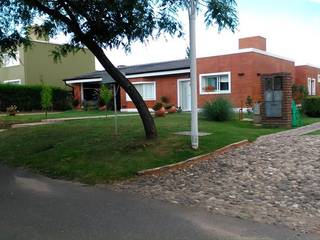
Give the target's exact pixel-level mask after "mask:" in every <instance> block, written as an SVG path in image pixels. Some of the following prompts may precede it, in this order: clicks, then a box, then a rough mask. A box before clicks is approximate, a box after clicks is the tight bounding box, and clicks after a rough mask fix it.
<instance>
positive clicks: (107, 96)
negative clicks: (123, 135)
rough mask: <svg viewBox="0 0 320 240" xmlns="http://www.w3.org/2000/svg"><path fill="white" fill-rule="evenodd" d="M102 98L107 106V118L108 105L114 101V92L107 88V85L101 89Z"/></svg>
mask: <svg viewBox="0 0 320 240" xmlns="http://www.w3.org/2000/svg"><path fill="white" fill-rule="evenodd" d="M100 98H101V100H102V101H103V103H104V104H105V105H106V118H107V116H108V107H107V106H108V103H109V102H110V101H111V99H112V91H111V90H110V89H109V88H108V87H107V85H105V84H104V85H102V86H101V89H100Z"/></svg>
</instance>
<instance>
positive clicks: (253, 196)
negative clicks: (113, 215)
mask: <svg viewBox="0 0 320 240" xmlns="http://www.w3.org/2000/svg"><path fill="white" fill-rule="evenodd" d="M318 129H320V123H317V124H313V125H309V126H306V127H303V128H300V129H295V130H290V131H286V132H282V133H278V134H273V135H269V136H263V137H260V138H259V139H258V140H257V141H256V142H255V143H253V144H251V145H249V146H244V147H241V148H238V149H235V150H233V151H231V152H228V153H226V154H224V155H221V156H219V157H216V158H215V159H213V160H211V161H206V162H202V163H199V164H196V165H194V166H193V167H191V168H188V169H184V170H178V171H172V172H169V173H167V174H163V175H161V176H152V177H140V178H137V179H135V180H133V181H129V182H124V183H120V184H117V185H115V188H116V189H118V190H128V191H133V192H137V193H139V194H143V195H144V196H146V197H149V198H155V199H161V200H167V201H170V202H173V203H178V204H183V205H187V206H194V205H197V206H201V207H204V208H206V209H208V211H212V212H215V213H220V214H224V215H229V216H237V217H240V218H245V219H252V220H255V221H258V222H263V223H270V224H281V225H286V226H288V227H290V228H292V229H297V230H299V231H302V232H317V233H320V136H306V135H304V134H306V133H308V132H312V131H315V130H318Z"/></svg>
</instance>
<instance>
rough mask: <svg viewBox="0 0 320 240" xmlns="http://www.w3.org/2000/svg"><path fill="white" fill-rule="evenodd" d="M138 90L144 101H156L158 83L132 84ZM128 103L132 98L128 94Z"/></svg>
mask: <svg viewBox="0 0 320 240" xmlns="http://www.w3.org/2000/svg"><path fill="white" fill-rule="evenodd" d="M132 84H133V85H134V86H135V88H136V89H137V90H138V92H139V93H140V95H141V96H142V98H143V100H156V83H155V82H136V83H132ZM127 101H131V98H130V97H129V95H128V94H127Z"/></svg>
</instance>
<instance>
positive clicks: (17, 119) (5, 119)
mask: <svg viewBox="0 0 320 240" xmlns="http://www.w3.org/2000/svg"><path fill="white" fill-rule="evenodd" d="M108 114H114V112H112V111H109V112H108ZM102 115H105V111H98V110H97V111H77V110H70V111H65V112H61V113H51V114H49V115H48V118H68V117H88V116H102ZM43 119H45V115H44V113H39V114H32V115H21V114H17V115H16V116H0V129H1V128H7V127H8V126H10V125H11V124H15V123H31V122H40V121H41V120H43Z"/></svg>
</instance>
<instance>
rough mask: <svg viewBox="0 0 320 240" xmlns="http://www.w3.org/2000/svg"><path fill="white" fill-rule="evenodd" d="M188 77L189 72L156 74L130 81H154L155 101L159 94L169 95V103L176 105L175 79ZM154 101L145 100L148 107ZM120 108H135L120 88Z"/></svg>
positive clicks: (151, 105)
mask: <svg viewBox="0 0 320 240" xmlns="http://www.w3.org/2000/svg"><path fill="white" fill-rule="evenodd" d="M185 78H189V74H179V75H171V76H158V77H146V78H135V79H130V81H131V82H133V83H134V82H156V98H157V100H156V101H159V100H160V97H161V96H166V97H169V100H170V102H171V103H173V104H175V105H178V102H177V80H178V79H185ZM156 101H146V104H147V106H148V107H149V108H152V107H153V105H154V104H155V103H156ZM121 108H122V109H126V108H135V106H134V104H133V103H132V102H130V101H127V100H126V93H125V91H124V90H123V89H121Z"/></svg>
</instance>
